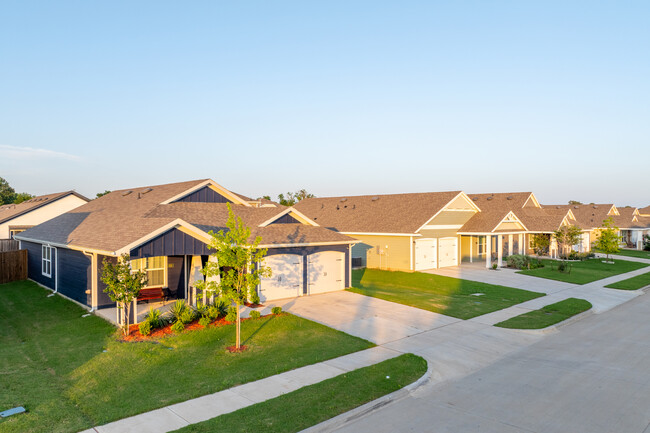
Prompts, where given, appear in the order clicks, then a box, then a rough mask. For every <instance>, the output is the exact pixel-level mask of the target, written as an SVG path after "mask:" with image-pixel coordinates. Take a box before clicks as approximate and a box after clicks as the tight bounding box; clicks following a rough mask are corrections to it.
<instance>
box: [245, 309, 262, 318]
mask: <svg viewBox="0 0 650 433" xmlns="http://www.w3.org/2000/svg"><path fill="white" fill-rule="evenodd" d="M248 316H249V317H250V318H251V319H259V318H260V317H261V316H262V315H261V314H260V312H259V311H257V310H253V311H251V313H250V314H249V315H248Z"/></svg>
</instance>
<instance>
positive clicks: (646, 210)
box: [639, 206, 650, 216]
mask: <svg viewBox="0 0 650 433" xmlns="http://www.w3.org/2000/svg"><path fill="white" fill-rule="evenodd" d="M639 213H640V214H641V215H642V216H650V206H646V207H642V208H639Z"/></svg>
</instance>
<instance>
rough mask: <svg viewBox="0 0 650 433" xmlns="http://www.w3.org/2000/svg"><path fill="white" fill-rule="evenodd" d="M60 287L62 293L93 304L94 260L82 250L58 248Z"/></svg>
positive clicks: (89, 304)
mask: <svg viewBox="0 0 650 433" xmlns="http://www.w3.org/2000/svg"><path fill="white" fill-rule="evenodd" d="M57 252H58V254H59V262H58V264H57V268H58V271H59V281H58V287H59V292H60V293H61V294H62V295H65V296H67V297H68V298H70V299H74V300H75V301H77V302H79V303H81V304H84V305H87V306H89V307H90V306H91V303H92V294H91V289H92V261H91V258H90V257H89V256H87V255H85V254H84V253H82V252H81V251H75V250H69V249H66V248H58V249H57ZM53 267H54V266H53Z"/></svg>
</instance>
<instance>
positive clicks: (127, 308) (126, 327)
mask: <svg viewBox="0 0 650 433" xmlns="http://www.w3.org/2000/svg"><path fill="white" fill-rule="evenodd" d="M123 305H124V313H125V318H124V335H126V336H127V337H128V336H129V316H130V313H131V303H130V302H129V303H126V302H124V304H123Z"/></svg>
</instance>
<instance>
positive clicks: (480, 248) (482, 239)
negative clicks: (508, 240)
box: [477, 236, 485, 257]
mask: <svg viewBox="0 0 650 433" xmlns="http://www.w3.org/2000/svg"><path fill="white" fill-rule="evenodd" d="M477 246H478V248H477V249H478V255H479V257H480V256H482V255H484V254H485V236H478V241H477Z"/></svg>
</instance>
